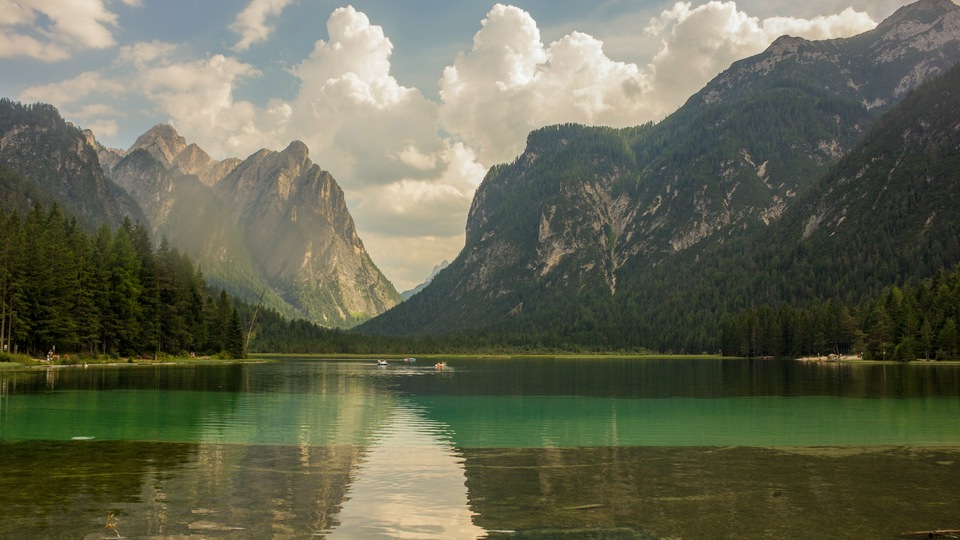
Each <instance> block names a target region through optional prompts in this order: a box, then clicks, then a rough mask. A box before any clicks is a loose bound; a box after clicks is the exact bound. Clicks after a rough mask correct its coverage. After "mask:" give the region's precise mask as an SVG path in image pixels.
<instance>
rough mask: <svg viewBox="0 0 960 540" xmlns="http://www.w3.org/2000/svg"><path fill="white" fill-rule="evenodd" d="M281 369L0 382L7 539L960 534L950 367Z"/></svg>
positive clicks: (627, 363) (956, 388)
mask: <svg viewBox="0 0 960 540" xmlns="http://www.w3.org/2000/svg"><path fill="white" fill-rule="evenodd" d="M372 364H373V362H372V361H311V360H309V359H297V360H282V361H280V362H277V363H265V364H244V365H222V366H221V365H201V366H134V367H93V366H91V367H89V368H86V369H84V368H76V369H68V370H49V371H43V370H39V371H29V372H9V373H2V374H0V455H2V456H3V457H2V458H0V504H2V505H3V506H2V507H3V508H4V512H3V513H2V515H0V537H3V538H8V537H9V538H78V537H79V538H117V537H118V535H119V536H122V537H126V538H170V537H175V538H264V537H272V538H483V537H491V538H770V537H778V538H811V537H830V538H897V537H899V536H900V535H902V534H904V533H909V532H920V531H933V530H942V529H960V512H957V509H958V508H960V489H957V487H956V486H958V485H960V421H958V420H957V419H958V418H960V369H958V367H957V366H935V365H924V366H915V365H914V366H899V365H876V366H873V365H852V366H851V365H805V364H799V363H795V362H780V361H749V360H713V359H693V360H677V359H669V360H667V359H644V360H637V359H631V360H616V359H597V360H586V361H585V360H546V359H544V360H529V359H528V360H523V361H511V360H495V361H482V360H471V361H466V360H464V361H454V360H451V362H450V368H448V369H447V370H443V371H437V370H435V369H434V368H433V366H432V364H430V365H423V366H417V365H416V364H403V363H399V362H392V363H391V364H390V365H388V366H386V367H377V366H374V365H372Z"/></svg>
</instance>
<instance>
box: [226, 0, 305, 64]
mask: <svg viewBox="0 0 960 540" xmlns="http://www.w3.org/2000/svg"><path fill="white" fill-rule="evenodd" d="M292 1H293V0H252V1H251V2H250V4H248V5H247V7H246V8H244V10H243V11H241V12H240V13H239V14H238V15H237V18H236V19H235V20H234V21H233V24H231V25H230V29H231V30H233V31H234V32H236V33H237V34H239V35H240V41H238V42H237V43H236V44H235V45H234V46H233V47H232V49H233V51H234V52H239V51H245V50H247V49H249V48H250V46H251V45H254V44H256V43H260V42H263V41H266V40H267V39H268V38H269V37H270V34H272V33H273V31H274V26H272V25H271V24H270V23H269V21H270V19H273V18H276V17H277V16H278V15H280V13H281V12H282V11H283V8H285V7H287V5H289V4H290V3H291V2H292Z"/></svg>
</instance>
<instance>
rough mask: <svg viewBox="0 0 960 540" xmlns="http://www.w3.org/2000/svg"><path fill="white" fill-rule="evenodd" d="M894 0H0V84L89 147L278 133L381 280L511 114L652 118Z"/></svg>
mask: <svg viewBox="0 0 960 540" xmlns="http://www.w3.org/2000/svg"><path fill="white" fill-rule="evenodd" d="M907 3H909V1H907V0H806V1H804V2H796V1H795V0H737V1H734V0H730V1H725V0H712V1H704V0H691V1H679V2H678V1H675V0H595V1H587V0H517V1H515V2H513V3H502V4H500V3H495V2H489V1H487V2H485V1H479V0H459V1H449V0H356V1H354V2H353V3H342V2H334V1H330V0H203V1H202V2H197V1H195V0H69V1H67V0H59V1H53V0H0V74H2V75H0V96H3V97H9V98H12V99H15V100H19V101H22V102H25V103H33V102H38V101H39V102H45V103H51V104H53V105H54V106H56V107H58V108H59V109H60V111H61V113H62V114H63V116H64V118H66V119H67V120H69V121H71V122H73V123H74V124H76V125H78V126H80V127H82V128H89V129H91V130H92V131H93V132H94V134H95V135H96V137H97V139H98V140H99V141H100V142H101V143H102V144H104V145H106V146H108V147H114V148H121V149H126V148H129V147H130V146H131V145H132V144H133V142H134V141H135V140H136V138H137V136H139V135H140V134H142V133H143V132H145V131H147V130H148V129H149V128H150V127H152V126H154V125H156V124H158V123H169V124H170V125H172V126H173V127H174V128H176V129H177V131H178V132H179V133H180V134H181V135H182V136H183V137H185V138H186V139H187V141H188V142H191V143H197V144H198V145H199V146H200V147H201V148H203V149H204V150H206V151H207V152H208V153H209V154H210V155H211V156H213V157H214V158H216V159H223V158H227V157H239V158H246V157H247V156H249V155H251V154H253V153H254V152H256V151H257V150H259V149H261V148H268V149H271V150H278V151H279V150H283V149H284V148H286V147H287V145H288V144H289V143H290V142H291V141H293V140H300V141H303V142H304V143H306V144H307V146H308V147H309V149H310V158H311V159H312V160H313V162H314V163H317V164H318V165H319V166H320V167H321V168H322V169H324V170H327V171H330V172H331V174H333V176H334V178H335V179H336V180H337V182H338V183H339V185H340V186H341V188H342V189H343V190H344V193H345V195H346V198H347V205H348V208H349V210H350V212H351V214H352V215H353V218H354V221H355V223H356V226H357V231H358V234H359V235H360V238H361V239H362V241H363V242H364V245H365V247H366V248H367V251H368V252H369V253H370V255H371V257H372V258H373V260H374V262H375V263H376V264H377V265H378V267H379V268H380V269H381V270H382V271H383V272H384V274H385V275H386V276H387V277H388V278H389V279H390V280H391V281H392V282H393V284H394V285H395V286H396V287H397V289H398V290H401V291H402V290H405V289H409V288H412V287H414V286H415V285H417V284H418V283H420V282H421V281H423V280H424V279H425V278H426V277H427V276H428V275H429V274H430V271H431V270H432V269H433V267H434V266H435V265H436V264H438V263H439V262H440V261H441V260H443V259H447V260H453V259H454V258H455V257H456V256H457V254H458V253H459V252H460V249H461V248H462V247H463V242H464V226H465V223H466V216H467V212H468V210H469V207H470V203H471V201H472V198H473V194H474V192H475V190H476V188H477V187H478V186H479V185H480V182H481V181H482V179H483V177H484V174H485V173H486V171H487V170H488V169H489V168H490V167H491V166H493V165H496V164H499V163H506V162H511V161H513V160H514V159H515V158H516V157H517V156H518V155H519V154H520V153H521V152H522V151H523V148H524V143H525V140H526V136H527V134H528V133H529V132H530V131H532V130H534V129H537V128H540V127H543V126H545V125H551V124H557V123H565V122H575V123H581V124H587V125H607V126H614V127H624V126H632V125H637V124H641V123H644V122H647V121H659V120H661V119H663V118H664V117H665V116H667V115H668V114H670V113H671V112H673V111H674V110H676V109H677V108H678V107H680V106H681V105H682V104H683V102H684V101H685V100H686V99H687V98H688V97H689V96H690V95H692V94H693V93H695V92H696V91H697V90H699V89H700V88H702V87H703V86H704V85H705V84H706V83H707V82H709V81H710V79H712V78H713V77H715V76H716V75H718V74H719V73H720V72H722V71H723V70H724V69H726V68H727V67H729V65H730V64H731V63H733V62H734V61H736V60H739V59H741V58H745V57H748V56H751V55H754V54H757V53H760V52H762V51H763V50H764V49H765V48H766V47H767V46H768V45H769V44H770V43H772V42H773V40H775V39H776V38H777V37H779V36H781V35H784V34H789V35H793V36H799V37H804V38H807V39H828V38H834V37H846V36H851V35H855V34H858V33H861V32H864V31H867V30H870V29H872V28H873V27H875V26H876V24H877V23H879V22H880V21H881V20H883V19H884V18H886V17H887V16H889V15H890V14H892V13H893V12H894V11H895V10H896V9H897V8H898V7H900V6H903V5H906V4H907Z"/></svg>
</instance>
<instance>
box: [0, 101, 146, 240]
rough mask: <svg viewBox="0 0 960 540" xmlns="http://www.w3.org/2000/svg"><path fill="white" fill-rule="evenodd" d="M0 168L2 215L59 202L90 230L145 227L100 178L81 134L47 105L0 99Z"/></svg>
mask: <svg viewBox="0 0 960 540" xmlns="http://www.w3.org/2000/svg"><path fill="white" fill-rule="evenodd" d="M0 167H2V168H3V169H5V171H6V173H7V174H5V175H4V178H5V180H4V181H3V183H2V185H0V188H2V190H3V194H4V197H3V200H4V201H5V203H4V209H5V210H8V211H9V210H14V209H16V210H19V211H21V212H22V211H24V210H26V209H28V208H29V207H30V206H32V205H33V204H34V203H37V202H41V203H45V204H48V203H50V202H58V203H59V204H60V206H61V208H63V209H64V210H65V211H66V212H67V213H68V214H70V215H72V216H74V217H76V218H78V219H79V220H80V221H81V222H83V223H85V224H86V225H87V226H88V228H89V229H90V230H93V229H95V228H96V227H97V226H99V225H100V224H101V223H109V224H110V225H111V226H113V227H116V226H118V225H119V224H120V223H122V222H123V220H124V218H130V219H131V220H132V221H140V222H144V221H145V218H144V215H143V212H141V210H140V207H139V206H138V205H137V203H136V201H134V199H133V198H132V197H130V196H129V195H128V194H127V193H126V192H124V190H122V189H120V188H119V187H118V186H116V185H115V184H114V183H113V182H111V181H110V180H109V179H107V178H106V177H105V176H104V174H103V170H102V169H101V168H100V163H99V161H98V159H97V151H96V148H95V147H94V146H92V145H91V144H90V141H89V140H88V139H87V137H86V136H85V135H84V133H83V132H82V131H81V130H80V129H78V128H77V127H76V126H74V125H72V124H70V123H69V122H66V121H65V120H63V118H62V117H61V116H60V113H59V112H58V111H57V109H56V108H54V107H52V106H50V105H45V104H34V105H23V104H20V103H16V102H13V101H10V100H8V99H0Z"/></svg>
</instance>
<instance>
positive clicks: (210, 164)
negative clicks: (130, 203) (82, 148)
mask: <svg viewBox="0 0 960 540" xmlns="http://www.w3.org/2000/svg"><path fill="white" fill-rule="evenodd" d="M107 152H108V151H107V150H106V149H103V150H101V154H102V155H103V160H104V162H113V163H114V165H113V166H112V167H111V169H110V175H111V177H113V178H114V180H115V181H116V182H117V183H118V184H120V185H121V186H123V187H124V188H125V189H126V190H127V191H129V192H130V193H131V194H132V195H133V196H134V197H135V198H136V199H137V200H138V201H139V202H140V205H141V206H142V207H143V208H144V210H145V212H146V213H147V215H148V216H149V217H150V222H151V224H152V226H153V230H154V234H155V235H156V236H157V237H160V236H166V237H167V239H168V240H169V242H170V244H171V245H172V246H174V247H178V248H180V249H182V250H184V251H186V252H187V253H188V254H189V255H191V256H192V257H194V258H196V259H197V260H199V261H200V262H201V264H202V269H203V271H204V274H205V275H206V276H207V278H208V279H209V280H210V282H211V283H213V284H215V285H217V286H221V287H224V288H226V289H227V290H228V291H230V292H232V293H233V294H237V295H239V296H240V297H241V298H246V299H247V300H249V301H256V300H257V298H258V297H259V295H260V293H261V292H262V291H263V290H266V291H267V295H266V302H267V305H269V306H271V307H274V308H276V309H278V310H279V311H280V312H281V313H284V314H285V315H287V316H290V317H303V318H307V319H309V320H313V321H315V322H318V323H320V324H324V325H328V326H351V325H353V324H356V322H358V321H362V320H365V319H367V318H370V317H372V316H374V315H377V314H379V313H382V312H383V311H385V310H386V309H388V308H390V307H392V306H393V305H395V304H396V303H397V302H399V301H400V298H399V295H398V294H397V292H396V290H394V288H393V286H392V285H391V284H390V282H389V281H387V279H386V278H385V277H384V276H383V275H382V274H381V273H380V271H379V270H378V269H377V268H376V266H375V265H374V264H373V262H372V261H371V260H370V257H369V255H368V254H367V253H366V250H365V249H364V248H363V243H362V242H361V241H360V239H359V237H358V236H357V233H356V229H355V227H354V224H353V218H352V217H351V216H350V213H349V211H348V210H347V207H346V204H345V201H344V197H343V192H342V191H341V190H340V187H339V186H338V185H337V183H336V181H335V180H334V179H333V177H332V176H331V175H330V174H329V173H327V172H325V171H322V170H321V169H320V167H318V166H317V165H315V164H313V163H312V162H311V161H310V159H309V157H308V151H307V148H306V146H305V145H304V144H303V143H301V142H294V143H291V144H290V146H289V147H288V148H287V149H286V150H284V151H283V152H272V151H269V150H261V151H259V152H257V153H255V154H253V155H251V156H250V157H248V158H247V159H246V160H243V161H241V160H239V159H226V160H223V161H216V160H213V159H212V158H211V157H210V156H209V155H208V154H207V153H206V152H204V151H203V150H202V149H201V148H200V147H198V146H197V145H196V144H187V142H186V140H185V139H184V138H183V137H181V136H180V135H179V134H178V133H177V132H176V130H174V129H173V128H172V127H170V126H167V125H159V126H156V127H154V128H152V129H150V130H149V131H148V132H146V133H144V134H143V135H142V136H140V137H139V138H138V139H137V141H136V142H135V143H134V144H133V146H131V147H130V149H128V150H127V151H126V152H124V153H123V157H122V158H120V159H114V158H113V157H112V155H106V154H107Z"/></svg>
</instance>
